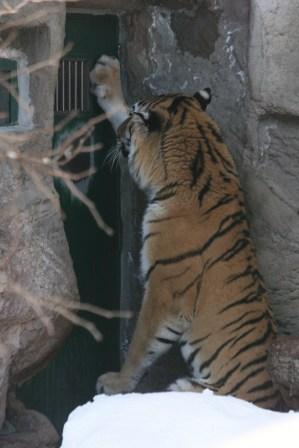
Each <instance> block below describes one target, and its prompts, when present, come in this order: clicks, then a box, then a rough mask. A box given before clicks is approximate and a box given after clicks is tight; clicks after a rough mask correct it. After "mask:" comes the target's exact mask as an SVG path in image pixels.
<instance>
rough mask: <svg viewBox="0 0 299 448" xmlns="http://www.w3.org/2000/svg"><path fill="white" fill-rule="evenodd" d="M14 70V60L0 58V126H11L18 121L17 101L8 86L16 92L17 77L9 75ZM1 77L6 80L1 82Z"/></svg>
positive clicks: (15, 65) (15, 69)
mask: <svg viewBox="0 0 299 448" xmlns="http://www.w3.org/2000/svg"><path fill="white" fill-rule="evenodd" d="M16 71H17V62H16V61H15V60H13V59H4V58H0V126H12V125H15V124H17V121H18V102H17V99H16V98H15V97H14V96H13V95H12V94H11V92H10V90H9V86H10V87H12V88H14V90H15V92H16V94H18V80H17V77H15V76H13V77H12V75H11V74H12V73H13V72H16ZM10 76H11V77H10ZM2 78H4V79H5V80H6V81H5V82H2V81H1V79H2Z"/></svg>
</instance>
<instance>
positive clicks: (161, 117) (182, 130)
mask: <svg viewBox="0 0 299 448" xmlns="http://www.w3.org/2000/svg"><path fill="white" fill-rule="evenodd" d="M203 109H204V104H200V102H199V101H198V100H197V99H196V98H194V97H189V96H183V95H165V96H160V97H156V98H154V99H152V100H149V101H141V102H139V103H137V104H136V105H135V106H134V107H133V109H132V112H131V114H130V116H129V118H128V119H127V120H126V121H125V122H124V123H123V125H122V126H121V127H120V130H119V133H120V138H121V140H122V142H123V153H124V154H125V155H126V156H127V157H128V166H129V170H130V173H131V175H132V176H133V178H134V179H135V181H136V182H137V184H138V185H139V186H140V188H142V189H143V190H144V191H145V192H146V193H147V196H148V207H147V209H146V212H145V215H144V219H143V244H142V253H141V265H142V275H143V279H144V291H145V292H144V298H143V304H142V309H141V312H140V315H139V319H138V323H137V328H136V330H135V334H134V337H133V340H132V343H131V346H130V349H129V353H128V357H127V360H126V361H125V364H124V366H123V368H122V369H121V372H120V373H108V374H105V375H103V376H101V377H100V378H99V380H98V390H104V391H105V392H106V393H108V394H109V393H117V392H124V391H131V390H133V389H134V387H135V385H136V383H137V382H138V380H139V379H140V377H141V376H142V374H143V373H144V371H145V369H147V368H148V367H149V366H150V365H151V364H152V363H153V362H154V361H155V360H156V359H157V357H159V356H160V355H161V354H162V353H164V352H166V351H167V350H168V349H169V348H170V347H171V346H172V345H173V344H175V343H178V344H179V345H180V348H181V352H182V355H183V357H184V359H185V361H186V363H187V365H188V367H189V370H190V377H189V378H182V379H179V380H177V381H176V382H175V383H174V384H172V385H171V386H170V390H188V391H202V390H203V389H204V388H209V389H211V390H213V391H215V392H216V393H218V394H223V395H233V396H236V397H239V398H242V399H245V400H248V401H250V402H252V403H255V404H256V405H259V406H261V407H265V408H269V409H279V408H281V406H282V399H281V395H280V392H279V391H278V390H277V388H276V387H275V385H274V384H273V383H272V380H271V378H270V376H269V374H268V372H267V369H266V361H267V351H268V348H269V345H270V344H271V341H272V340H273V337H274V335H275V325H274V323H273V320H272V316H271V312H270V310H269V307H268V302H267V294H266V291H265V288H264V285H263V282H262V279H261V276H260V274H259V272H258V269H257V264H256V256H255V251H254V247H253V245H252V242H251V240H250V235H249V228H248V222H247V218H246V210H245V206H244V198H243V193H242V189H241V187H240V182H239V177H238V174H237V172H236V168H235V164H234V162H233V159H232V156H231V154H230V152H229V150H228V148H227V146H226V145H225V144H224V142H223V140H222V137H221V134H220V131H219V128H218V127H217V125H216V124H215V122H214V121H213V120H212V119H211V118H210V117H209V115H207V114H206V112H205V111H204V110H203Z"/></svg>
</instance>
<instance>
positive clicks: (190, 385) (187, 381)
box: [167, 377, 206, 392]
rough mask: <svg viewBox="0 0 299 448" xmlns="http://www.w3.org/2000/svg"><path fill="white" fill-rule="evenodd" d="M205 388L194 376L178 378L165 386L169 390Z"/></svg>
mask: <svg viewBox="0 0 299 448" xmlns="http://www.w3.org/2000/svg"><path fill="white" fill-rule="evenodd" d="M205 389H206V387H204V386H203V385H202V384H200V381H199V380H198V379H196V378H192V377H185V378H178V379H177V380H176V381H174V382H173V383H172V384H170V385H169V386H168V388H167V390H168V391H170V392H203V391H204V390H205Z"/></svg>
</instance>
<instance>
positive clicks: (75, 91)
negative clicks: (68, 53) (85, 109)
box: [74, 61, 78, 110]
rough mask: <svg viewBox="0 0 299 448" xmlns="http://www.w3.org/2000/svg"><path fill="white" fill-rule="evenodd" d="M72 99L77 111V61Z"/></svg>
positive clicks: (76, 63) (76, 62)
mask: <svg viewBox="0 0 299 448" xmlns="http://www.w3.org/2000/svg"><path fill="white" fill-rule="evenodd" d="M74 98H75V110H77V109H78V61H75V76H74Z"/></svg>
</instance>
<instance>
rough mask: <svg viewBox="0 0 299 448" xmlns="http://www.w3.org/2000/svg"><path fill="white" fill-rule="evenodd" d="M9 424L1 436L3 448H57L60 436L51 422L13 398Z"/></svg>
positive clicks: (10, 400)
mask: <svg viewBox="0 0 299 448" xmlns="http://www.w3.org/2000/svg"><path fill="white" fill-rule="evenodd" d="M8 419H9V422H6V424H5V425H4V427H3V430H2V432H1V434H0V446H1V447H3V448H29V447H30V448H57V446H58V442H59V436H58V434H57V432H56V430H55V428H54V427H53V425H52V424H51V423H50V422H49V420H48V419H47V418H46V417H45V416H44V415H42V414H40V413H39V412H37V411H33V410H27V409H26V408H25V407H24V406H23V405H22V403H21V402H20V401H18V400H16V399H15V398H14V397H13V396H11V397H10V399H9V412H8Z"/></svg>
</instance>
